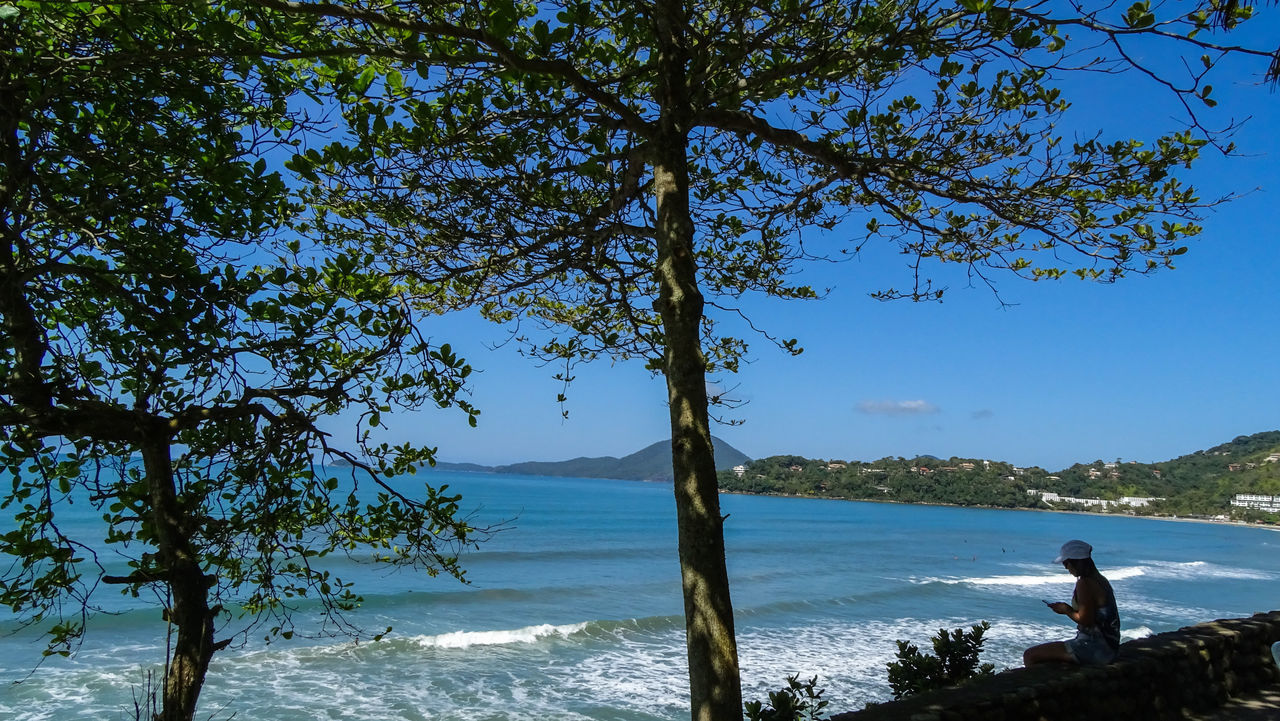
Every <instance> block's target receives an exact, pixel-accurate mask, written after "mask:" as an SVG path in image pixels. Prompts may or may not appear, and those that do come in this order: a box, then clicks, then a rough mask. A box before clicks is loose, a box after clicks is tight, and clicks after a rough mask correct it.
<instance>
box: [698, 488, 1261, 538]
mask: <svg viewBox="0 0 1280 721" xmlns="http://www.w3.org/2000/svg"><path fill="white" fill-rule="evenodd" d="M719 492H720V493H722V494H729V495H734V496H770V497H773V498H801V499H808V500H813V501H846V502H853V503H890V504H896V505H900V506H941V507H944V508H981V509H984V510H988V511H1029V512H1032V513H1069V514H1077V515H1082V516H1101V517H1104V518H1138V519H1147V520H1152V521H1172V522H1176V523H1208V524H1214V525H1224V526H1239V527H1241V528H1258V529H1261V530H1265V531H1273V532H1277V533H1280V525H1273V524H1269V523H1249V522H1247V521H1231V520H1215V519H1212V518H1189V517H1185V516H1142V515H1138V514H1136V513H1100V512H1098V511H1068V510H1065V509H1064V510H1059V509H1055V508H1009V507H1008V506H982V505H972V506H966V505H962V504H959V503H941V502H927V501H895V500H891V499H888V498H844V497H842V496H812V495H802V494H796V493H757V492H755V491H729V490H725V489H723V488H721V489H719Z"/></svg>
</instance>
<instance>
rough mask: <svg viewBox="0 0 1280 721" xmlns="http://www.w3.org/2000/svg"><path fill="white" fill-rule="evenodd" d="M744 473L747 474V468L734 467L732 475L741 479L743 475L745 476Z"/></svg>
mask: <svg viewBox="0 0 1280 721" xmlns="http://www.w3.org/2000/svg"><path fill="white" fill-rule="evenodd" d="M746 472H747V467H746V466H734V467H733V475H735V476H737V477H738V478H742V476H743V474H745V473H746Z"/></svg>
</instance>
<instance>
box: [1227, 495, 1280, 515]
mask: <svg viewBox="0 0 1280 721" xmlns="http://www.w3.org/2000/svg"><path fill="white" fill-rule="evenodd" d="M1231 505H1233V506H1238V507H1240V508H1252V509H1254V510H1258V511H1266V512H1267V513H1280V496H1267V495H1262V494H1259V493H1237V494H1236V495H1235V497H1233V498H1232V499H1231Z"/></svg>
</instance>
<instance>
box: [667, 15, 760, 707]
mask: <svg viewBox="0 0 1280 721" xmlns="http://www.w3.org/2000/svg"><path fill="white" fill-rule="evenodd" d="M682 13H683V8H681V7H680V3H679V2H676V1H675V0H669V1H668V2H662V3H660V4H659V7H658V8H657V11H656V12H655V28H656V30H657V33H656V34H657V37H658V51H659V52H658V57H657V62H658V63H659V65H660V77H661V81H660V84H659V87H658V89H657V95H658V97H657V101H658V105H659V107H660V108H661V111H660V112H661V116H660V118H659V128H660V133H661V135H660V137H658V138H656V139H655V140H654V143H653V146H654V148H655V150H654V157H653V158H652V162H653V173H654V192H655V195H656V203H657V235H658V268H657V276H658V278H657V280H658V284H659V298H658V302H657V304H656V305H657V308H658V310H659V312H660V313H661V316H662V327H663V334H664V342H665V352H666V357H665V363H664V371H665V374H666V379H667V399H668V403H669V404H670V413H671V461H672V468H673V470H674V472H675V497H676V515H677V518H678V522H679V548H680V573H681V579H682V583H683V587H684V616H685V634H686V638H685V643H686V645H687V648H688V656H689V693H690V702H691V714H692V719H693V721H741V719H742V686H741V681H740V679H739V676H738V645H737V641H736V639H735V638H734V631H733V604H732V602H731V601H730V598H729V574H728V570H727V569H726V568H725V556H724V525H723V519H722V518H721V517H720V496H719V494H718V491H717V488H716V468H715V455H714V449H713V447H712V445H711V427H710V419H709V417H708V413H707V386H706V358H705V356H704V355H703V353H702V344H701V336H700V331H701V325H702V311H703V300H702V293H701V292H700V291H699V290H698V278H697V264H696V261H695V259H694V252H693V241H694V237H693V236H694V232H693V220H692V218H691V216H690V214H689V172H688V171H689V169H688V157H687V145H688V118H689V117H690V102H689V92H688V87H687V77H686V67H687V57H688V56H687V51H686V49H685V47H684V38H683V33H682V30H681V29H682V28H683V27H684V24H685V23H684V20H683V15H682Z"/></svg>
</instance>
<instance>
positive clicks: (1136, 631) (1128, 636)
mask: <svg viewBox="0 0 1280 721" xmlns="http://www.w3.org/2000/svg"><path fill="white" fill-rule="evenodd" d="M1152 633H1154V632H1153V631H1152V630H1151V629H1149V628H1147V627H1146V626H1138V627H1137V628H1126V629H1123V630H1121V631H1120V640H1121V641H1132V640H1134V639H1135V638H1146V637H1147V636H1150V635H1151V634H1152Z"/></svg>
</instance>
